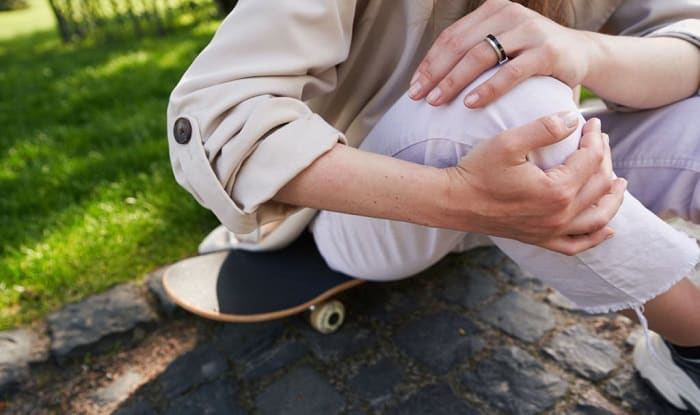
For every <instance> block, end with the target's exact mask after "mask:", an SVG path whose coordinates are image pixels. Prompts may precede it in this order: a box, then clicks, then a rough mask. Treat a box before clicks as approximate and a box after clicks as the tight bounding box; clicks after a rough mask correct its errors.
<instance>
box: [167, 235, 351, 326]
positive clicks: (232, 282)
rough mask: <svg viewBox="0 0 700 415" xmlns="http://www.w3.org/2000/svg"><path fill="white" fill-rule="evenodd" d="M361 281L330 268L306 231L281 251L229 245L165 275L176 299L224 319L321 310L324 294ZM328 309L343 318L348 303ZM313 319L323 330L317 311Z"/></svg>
mask: <svg viewBox="0 0 700 415" xmlns="http://www.w3.org/2000/svg"><path fill="white" fill-rule="evenodd" d="M362 282H364V281H363V280H359V279H355V278H352V277H349V276H347V275H344V274H341V273H339V272H336V271H333V270H332V269H330V268H329V267H328V266H327V265H326V263H325V261H324V260H323V258H322V257H321V254H320V253H319V252H318V250H317V249H316V245H315V243H314V240H313V237H312V236H311V235H310V234H309V233H306V232H305V233H304V234H303V235H302V236H300V237H299V239H297V240H296V241H295V242H293V243H292V244H291V245H289V246H287V247H286V248H284V249H281V250H277V251H268V252H249V251H242V250H230V251H223V252H215V253H211V254H205V255H200V256H196V257H192V258H187V259H184V260H182V261H180V262H177V263H175V264H173V265H171V266H170V267H169V268H168V269H167V270H166V271H165V274H164V276H163V285H164V288H165V291H166V292H167V293H168V295H169V296H170V297H171V298H172V299H173V301H175V303H176V304H178V305H179V306H181V307H182V308H184V309H186V310H188V311H190V312H192V313H194V314H197V315H199V316H202V317H205V318H208V319H213V320H218V321H224V322H256V321H265V320H272V319H276V318H282V317H286V316H289V315H292V314H296V313H301V312H304V311H306V310H311V311H312V312H318V308H319V306H321V305H322V304H324V301H325V300H327V299H329V298H331V297H333V296H334V295H336V294H338V293H340V292H342V291H345V290H347V289H350V288H352V287H354V286H356V285H359V284H361V283H362ZM340 307H341V308H342V304H340ZM326 308H327V307H324V310H325V309H326ZM328 313H331V314H329V315H328V316H327V317H328V318H329V319H330V320H329V322H331V323H335V322H336V321H335V320H332V319H334V318H335V319H336V320H337V319H338V318H340V324H342V319H343V317H344V308H342V309H338V306H337V304H336V306H335V308H333V309H327V310H326V312H325V314H328ZM332 313H336V315H335V317H334V316H333V315H332ZM338 313H339V314H338ZM322 314H323V313H322ZM317 318H318V317H317ZM312 325H313V326H314V327H315V328H316V329H317V330H319V331H323V330H322V329H320V328H319V327H317V326H316V324H314V322H313V317H312ZM336 328H337V327H336Z"/></svg>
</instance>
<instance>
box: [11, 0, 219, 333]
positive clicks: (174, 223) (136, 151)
mask: <svg viewBox="0 0 700 415" xmlns="http://www.w3.org/2000/svg"><path fill="white" fill-rule="evenodd" d="M31 5H32V7H31V8H29V9H27V10H21V11H15V12H8V13H0V62H2V63H1V64H0V125H2V139H1V140H0V329H6V328H9V327H13V326H17V325H19V324H21V323H24V322H28V321H31V320H34V319H36V318H39V317H41V316H43V315H45V314H46V313H47V312H50V311H51V310H55V309H56V308H58V307H60V306H61V305H62V304H65V303H68V302H72V301H76V300H79V299H81V298H84V297H85V296H87V295H90V294H92V293H95V292H99V291H102V290H104V289H106V288H107V287H109V286H111V285H114V284H116V283H119V282H123V281H133V280H136V281H138V280H140V279H141V278H142V277H143V275H144V273H146V272H148V271H150V270H153V269H155V268H157V267H158V266H161V265H163V264H167V263H169V262H172V261H174V260H176V259H179V258H182V257H184V256H187V255H190V254H193V253H194V252H195V250H196V246H197V244H198V242H199V240H200V239H201V238H202V237H203V236H204V235H205V234H206V232H207V231H208V230H210V229H211V228H212V227H213V226H215V225H216V220H215V219H214V217H213V216H212V215H211V214H210V213H209V212H208V211H206V210H204V209H202V208H201V207H199V205H197V203H196V202H195V201H194V200H193V199H192V198H191V197H190V196H189V195H188V194H187V193H186V192H185V191H184V190H182V189H181V188H180V187H179V186H178V185H177V184H176V183H175V181H174V179H173V177H172V173H171V170H170V165H169V160H168V147H167V140H166V131H165V109H166V105H167V99H168V94H169V93H170V91H171V90H172V88H173V86H174V85H175V83H176V82H177V80H178V79H179V77H180V76H181V75H182V73H183V71H184V70H185V69H186V67H187V65H188V64H189V63H190V62H191V61H192V59H193V58H194V57H195V56H196V54H197V53H198V52H199V50H201V48H202V47H203V46H204V45H205V44H206V43H207V41H208V40H209V39H210V38H211V36H212V34H213V33H214V30H215V28H216V26H217V24H218V23H217V22H216V21H212V22H209V23H203V24H199V25H196V26H190V27H188V28H182V29H179V30H178V31H177V32H175V33H173V34H170V35H168V36H167V37H153V38H149V39H131V40H122V41H120V42H118V43H117V42H115V43H111V44H97V45H88V44H85V43H83V44H82V45H80V44H79V45H69V46H66V45H63V44H62V43H61V41H60V40H59V38H58V35H57V33H56V31H55V29H54V23H53V17H52V15H51V13H50V11H49V10H48V5H47V4H46V3H45V0H38V1H33V2H32V3H31Z"/></svg>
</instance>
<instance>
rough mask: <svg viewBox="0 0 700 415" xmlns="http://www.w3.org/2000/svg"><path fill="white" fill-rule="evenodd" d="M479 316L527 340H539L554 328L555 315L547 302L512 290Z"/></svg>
mask: <svg viewBox="0 0 700 415" xmlns="http://www.w3.org/2000/svg"><path fill="white" fill-rule="evenodd" d="M479 317H480V318H481V319H483V320H484V321H486V322H488V323H490V324H492V325H493V326H495V327H498V328H499V329H501V330H503V331H504V332H506V333H508V334H510V335H511V336H515V337H517V338H519V339H520V340H523V341H526V342H534V341H536V340H538V339H539V338H540V337H542V335H544V333H546V332H547V331H549V330H551V329H553V328H554V323H555V321H554V316H553V315H552V312H551V309H550V308H549V307H548V306H546V305H545V304H542V303H539V302H537V301H535V300H533V299H532V298H530V297H528V296H525V295H523V294H520V293H518V292H516V291H512V292H510V293H508V294H506V295H505V296H503V297H501V298H500V299H499V300H497V301H496V302H494V303H493V304H491V305H489V306H488V307H486V308H484V309H483V310H482V311H481V312H480V313H479Z"/></svg>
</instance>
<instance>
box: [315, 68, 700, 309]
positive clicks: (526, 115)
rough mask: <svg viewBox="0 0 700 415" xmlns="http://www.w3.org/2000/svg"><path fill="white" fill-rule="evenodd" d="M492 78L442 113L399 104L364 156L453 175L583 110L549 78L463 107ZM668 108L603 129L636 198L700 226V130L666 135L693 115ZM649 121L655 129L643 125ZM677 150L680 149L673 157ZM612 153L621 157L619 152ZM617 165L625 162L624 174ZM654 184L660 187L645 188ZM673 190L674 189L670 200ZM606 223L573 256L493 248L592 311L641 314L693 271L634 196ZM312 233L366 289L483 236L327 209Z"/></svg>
mask: <svg viewBox="0 0 700 415" xmlns="http://www.w3.org/2000/svg"><path fill="white" fill-rule="evenodd" d="M492 74H493V70H492V71H488V72H486V73H485V74H484V75H482V76H481V77H480V78H479V79H477V80H476V81H475V82H474V83H473V84H472V85H470V86H469V87H467V88H466V89H465V90H464V91H463V92H462V93H461V94H460V96H458V97H457V98H456V99H454V100H453V101H452V103H450V104H446V105H443V106H441V107H438V108H435V107H432V106H430V105H429V104H427V103H426V102H425V101H419V102H416V101H413V100H411V99H410V98H408V96H406V95H404V96H403V97H401V98H400V99H399V100H398V101H397V102H396V103H395V104H394V105H393V106H392V108H391V109H390V110H389V111H388V112H387V113H386V114H385V115H384V116H383V117H382V119H381V120H380V121H379V122H378V124H377V125H376V126H375V128H374V129H373V130H372V131H371V132H370V134H369V135H368V137H367V138H366V139H365V141H364V142H363V143H362V146H361V149H363V150H365V151H370V152H374V153H380V154H385V155H389V156H392V157H396V158H400V159H403V160H408V161H412V162H415V163H419V164H425V165H431V166H435V167H448V166H454V165H455V164H457V162H458V161H459V159H460V158H461V157H462V156H464V155H465V154H466V153H468V152H469V150H470V149H471V148H472V147H473V146H474V145H475V144H477V143H478V142H480V141H483V140H487V139H489V138H491V137H494V136H495V135H497V134H499V133H501V132H502V131H504V130H506V129H510V128H513V127H517V126H520V125H523V124H525V123H528V122H530V121H532V120H534V119H536V118H539V117H541V116H544V115H547V114H552V113H555V112H560V111H568V110H576V109H577V108H576V105H575V103H574V101H573V98H572V96H573V94H572V91H571V89H570V88H568V87H567V86H566V85H564V84H562V83H561V82H559V81H557V80H555V79H553V78H548V77H536V78H532V79H530V80H528V81H525V82H524V83H522V84H521V85H520V86H518V87H516V88H515V89H514V90H512V91H510V92H509V93H508V94H506V95H505V96H503V97H502V98H500V99H499V100H498V101H496V102H494V103H493V104H491V105H489V106H488V107H487V108H485V109H479V110H470V109H468V108H466V107H465V106H464V105H463V104H462V100H463V98H464V95H465V94H466V93H467V92H468V91H469V90H471V89H473V87H475V86H476V85H478V84H480V83H481V82H483V80H484V79H486V78H487V77H489V76H491V75H492ZM687 102H691V104H690V105H691V107H692V108H688V109H687V110H688V111H694V112H695V114H697V113H698V109H700V105H698V104H700V98H697V97H696V98H691V99H688V100H686V101H684V103H679V104H677V105H676V107H679V106H680V107H682V106H683V105H687ZM673 107H674V106H669V107H666V109H661V110H657V111H647V112H642V113H638V114H635V115H624V116H621V117H620V119H622V120H623V121H624V120H625V119H626V120H628V121H627V122H620V123H618V124H620V125H622V124H625V123H626V124H627V126H626V128H615V115H619V114H615V115H613V114H601V115H600V116H601V118H602V119H603V129H604V130H606V131H610V134H611V143H612V144H613V146H614V147H613V158H614V159H615V160H616V161H617V163H615V164H616V172H617V174H618V175H620V176H622V177H626V178H627V179H628V181H629V189H630V191H631V192H633V193H634V192H635V189H636V191H638V192H640V193H644V198H643V199H642V200H644V201H645V203H646V204H647V205H649V206H652V205H655V208H656V209H657V211H661V210H667V209H669V210H674V211H676V213H679V214H681V215H683V216H686V217H690V218H691V219H694V220H697V213H696V212H698V209H697V208H696V205H697V201H696V199H697V198H696V197H694V194H693V192H694V191H695V188H696V187H697V186H698V178H699V175H698V171H699V168H700V145H699V142H700V132H698V131H699V129H698V127H697V125H698V123H697V120H695V125H696V127H695V129H690V130H687V131H685V132H683V134H678V135H676V136H672V137H668V136H666V135H665V134H661V132H663V131H666V130H667V129H668V128H667V127H664V125H665V124H671V123H672V124H674V125H675V124H676V123H677V121H678V120H679V119H683V120H687V119H688V118H689V117H688V116H689V114H691V112H686V113H685V117H688V118H684V117H683V116H682V114H681V115H678V114H677V112H678V110H676V111H675V112H674V111H673ZM669 109H671V110H669ZM664 111H666V112H664ZM681 112H683V111H681ZM664 114H665V115H664ZM669 114H670V115H669ZM695 116H696V117H697V115H695ZM635 117H637V118H635ZM674 117H676V118H675V122H674ZM640 120H641V121H640ZM644 120H652V122H651V124H649V123H646V124H645V122H644ZM581 124H583V120H582V122H581ZM632 126H634V128H632ZM623 127H624V126H623ZM633 130H634V131H633ZM676 130H678V128H677V127H676ZM630 136H632V137H633V139H634V140H636V142H635V141H631V140H630V138H629V137H630ZM635 136H636V138H634V137H635ZM579 139H580V129H579V131H578V132H577V133H575V134H573V135H572V136H571V137H569V138H567V139H566V140H565V142H564V143H562V144H560V145H556V146H550V147H548V148H546V149H544V151H542V152H541V153H540V155H541V157H542V158H541V159H539V162H538V164H545V165H546V166H545V167H550V166H552V165H556V164H558V163H561V161H563V160H564V159H565V158H566V156H567V155H568V154H570V153H571V152H572V151H573V150H574V149H575V148H576V147H577V146H578V141H579ZM664 140H665V141H664ZM674 146H675V148H676V149H677V152H676V153H674V154H668V152H669V151H670V150H669V149H673V148H674ZM615 147H618V148H619V149H623V150H624V151H625V153H624V154H620V152H619V151H616V150H615ZM691 147H692V148H691ZM640 151H642V153H641V155H640V154H639V152H640ZM626 155H632V156H633V157H632V158H629V157H626ZM617 164H620V165H621V167H622V168H621V169H620V170H618V169H617ZM652 178H656V179H658V180H660V181H661V182H662V184H660V185H658V186H655V185H653V184H652V183H650V182H645V181H646V180H649V179H652ZM669 189H673V190H672V191H670V193H669ZM610 226H611V227H612V228H613V229H614V231H615V237H614V238H612V239H610V240H607V241H605V242H603V243H602V244H601V245H599V246H597V247H595V248H593V249H589V250H587V251H585V252H583V253H581V254H579V255H577V256H565V255H561V254H558V253H555V252H552V251H549V250H546V249H543V248H539V247H536V246H532V245H527V244H524V243H521V242H518V241H514V240H509V239H503V238H495V237H493V238H491V239H492V240H493V242H494V243H495V244H496V245H498V246H499V247H500V248H501V249H502V250H503V251H504V252H505V253H506V254H507V255H508V256H510V257H511V258H512V259H513V260H514V261H516V262H517V263H518V264H519V265H520V266H521V267H522V268H523V269H525V270H527V271H529V272H531V273H533V274H534V275H536V276H537V277H539V278H541V279H542V280H543V281H545V282H546V283H548V284H549V285H551V286H553V287H555V288H557V289H558V290H559V291H561V292H562V293H563V294H564V295H565V296H567V297H568V298H569V299H570V300H571V301H572V302H574V303H575V304H577V305H578V306H579V307H580V308H583V309H586V310H588V311H591V312H607V311H613V310H619V309H623V308H634V309H636V310H638V311H639V309H640V306H641V305H642V304H644V303H645V302H647V301H648V300H650V299H652V298H653V297H655V296H657V295H658V294H660V293H662V292H664V291H666V290H668V289H669V288H670V287H671V286H672V285H674V284H675V283H676V282H678V281H679V280H680V279H681V278H683V277H684V276H686V275H688V274H689V273H690V272H691V270H692V269H693V267H694V266H695V263H696V261H697V257H698V247H697V244H696V242H695V241H694V240H692V239H690V238H688V237H687V236H685V235H684V234H682V233H680V232H678V231H676V230H674V229H673V228H671V227H670V226H669V225H667V224H666V223H664V222H663V221H662V220H660V219H659V218H658V217H657V216H656V215H655V214H654V213H653V212H651V211H650V210H648V209H647V208H646V207H644V205H642V203H640V202H639V201H638V200H637V199H636V198H634V197H633V196H631V195H630V194H629V193H627V194H626V195H625V200H624V202H623V204H622V207H621V208H620V210H619V211H618V213H617V214H616V216H615V217H614V218H613V219H612V221H611V223H610ZM310 228H311V230H312V232H313V234H314V238H315V240H316V244H317V246H318V248H319V250H320V252H321V254H322V255H323V257H324V258H325V260H326V262H327V263H328V265H329V266H330V267H331V268H333V269H335V270H338V271H341V272H344V273H346V274H348V275H351V276H354V277H358V278H364V279H369V280H392V279H400V278H405V277H409V276H411V275H414V274H416V273H418V272H420V271H422V270H424V269H426V268H428V267H430V266H431V265H432V264H434V263H435V262H437V261H439V260H440V259H441V258H442V257H444V256H445V255H446V254H447V253H449V252H450V251H452V250H454V249H455V248H456V247H457V246H459V245H460V244H462V243H464V241H465V240H466V241H467V243H469V241H470V240H471V241H474V240H477V239H479V238H483V236H481V235H473V234H472V235H468V234H465V233H463V232H458V231H452V230H447V229H439V228H430V227H425V226H420V225H414V224H410V223H404V222H397V221H390V220H385V219H374V218H367V217H361V216H354V215H348V214H342V213H336V212H328V211H322V212H320V213H319V214H318V216H317V217H316V219H315V220H314V222H313V223H312V224H311V227H310Z"/></svg>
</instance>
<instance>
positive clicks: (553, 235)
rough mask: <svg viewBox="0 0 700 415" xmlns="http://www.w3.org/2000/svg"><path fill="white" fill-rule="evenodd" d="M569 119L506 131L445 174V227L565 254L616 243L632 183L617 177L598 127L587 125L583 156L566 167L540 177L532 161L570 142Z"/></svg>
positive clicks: (555, 117)
mask: <svg viewBox="0 0 700 415" xmlns="http://www.w3.org/2000/svg"><path fill="white" fill-rule="evenodd" d="M567 120H571V116H570V115H569V117H567V116H565V115H564V114H561V116H560V115H552V116H547V117H543V118H540V119H538V120H536V121H534V122H532V123H530V124H526V125H524V126H521V127H518V128H514V129H511V130H508V131H505V132H503V133H502V134H500V135H499V136H497V137H495V138H493V139H490V140H487V141H485V142H483V143H481V144H479V145H477V146H476V147H475V148H474V149H473V150H472V151H470V152H469V153H468V154H467V155H466V156H465V157H464V158H463V159H462V160H461V161H460V163H459V164H458V165H457V166H456V167H453V168H449V169H446V172H447V175H448V178H449V179H448V182H449V185H448V189H449V190H448V197H447V201H446V204H445V206H444V207H443V208H444V210H445V213H446V216H445V217H444V219H445V220H446V221H447V222H448V223H447V224H445V227H448V228H469V229H470V230H472V231H475V232H480V233H485V234H489V235H492V236H499V237H504V238H510V239H516V240H519V241H522V242H525V243H529V244H533V245H538V246H541V247H543V248H547V249H550V250H552V251H556V252H560V253H562V254H565V255H575V254H577V253H579V252H582V251H585V250H586V249H589V248H592V247H594V246H596V245H598V244H600V243H601V242H603V241H604V240H606V239H607V238H610V237H612V236H613V231H612V229H610V228H609V227H607V224H608V223H609V222H610V220H611V219H612V217H613V216H614V215H615V213H616V212H617V210H618V209H619V207H620V205H621V204H622V199H623V195H624V191H625V188H626V185H627V184H626V181H625V180H624V179H615V178H614V176H613V173H612V162H611V159H610V146H609V144H608V140H607V135H605V134H603V133H601V130H600V121H599V120H597V119H592V120H590V121H588V122H587V123H586V125H585V127H584V129H583V136H582V138H581V144H580V147H579V149H578V150H577V151H575V152H574V153H573V154H571V155H570V156H569V157H568V158H567V160H566V161H565V162H564V163H563V164H562V165H560V166H557V167H554V168H551V169H548V170H544V171H543V170H542V169H540V168H539V167H537V166H535V165H534V164H532V163H531V162H530V161H528V159H527V155H528V153H530V152H531V151H532V150H535V149H537V148H540V147H544V146H547V145H549V144H553V143H555V142H558V141H561V140H562V139H564V138H566V137H567V136H569V135H570V134H571V133H572V132H573V131H574V130H575V129H576V124H575V123H573V122H571V123H570V125H567ZM465 206H468V211H469V213H468V214H467V215H466V216H465ZM460 222H461V225H460V224H459V223H460Z"/></svg>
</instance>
